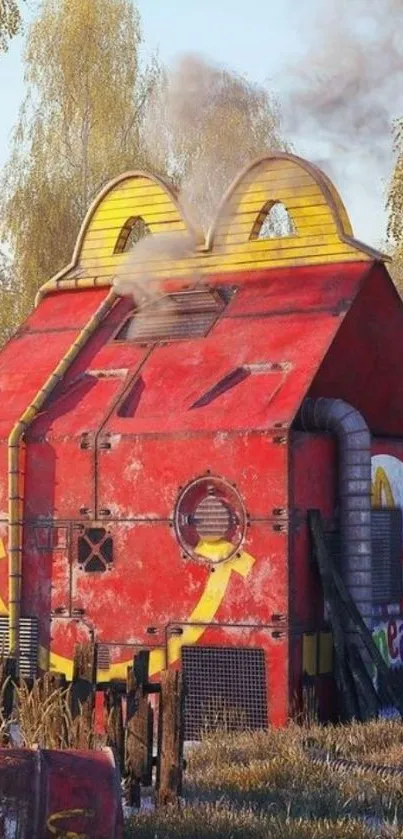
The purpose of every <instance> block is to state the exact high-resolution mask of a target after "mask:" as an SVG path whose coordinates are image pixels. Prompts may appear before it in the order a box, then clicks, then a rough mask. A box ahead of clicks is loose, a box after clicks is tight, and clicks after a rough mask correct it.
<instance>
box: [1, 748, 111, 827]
mask: <svg viewBox="0 0 403 839" xmlns="http://www.w3.org/2000/svg"><path fill="white" fill-rule="evenodd" d="M52 836H55V837H57V839H122V837H123V812H122V804H121V790H120V778H119V770H118V768H117V766H116V764H115V760H114V756H113V753H112V751H111V750H110V749H103V750H102V751H93V752H81V751H73V750H72V751H56V750H55V751H47V750H41V749H35V750H31V749H1V750H0V837H2V839H51V837H52Z"/></svg>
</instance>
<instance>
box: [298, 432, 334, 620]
mask: <svg viewBox="0 0 403 839" xmlns="http://www.w3.org/2000/svg"><path fill="white" fill-rule="evenodd" d="M291 474H292V486H291V487H290V493H291V499H292V501H291V504H292V507H291V509H290V516H291V518H292V522H293V525H292V529H291V539H290V553H291V556H292V566H291V576H290V610H291V615H290V616H291V620H292V621H298V622H301V623H302V626H303V628H305V631H307V630H309V629H311V628H312V627H313V626H317V625H320V624H321V623H322V622H323V597H322V591H321V586H320V583H319V579H318V575H317V572H316V569H315V567H314V564H313V562H312V558H311V544H310V536H309V533H308V524H307V511H308V510H310V509H317V510H320V511H321V513H322V515H323V516H324V518H325V520H329V519H332V518H333V517H334V516H335V510H336V493H337V461H336V446H335V442H334V440H333V439H331V438H329V437H327V436H325V435H320V434H317V435H315V434H306V433H303V432H299V433H297V432H293V433H292V449H291Z"/></svg>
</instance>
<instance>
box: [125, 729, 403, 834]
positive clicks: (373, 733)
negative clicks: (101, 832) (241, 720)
mask: <svg viewBox="0 0 403 839" xmlns="http://www.w3.org/2000/svg"><path fill="white" fill-rule="evenodd" d="M307 738H309V739H310V741H311V742H313V743H315V744H316V745H317V746H318V747H319V748H320V749H325V750H328V751H330V752H331V753H332V754H334V755H338V756H343V757H347V758H350V759H358V760H365V761H368V762H375V763H378V764H381V765H392V764H393V765H399V764H400V763H402V766H403V725H402V724H401V723H399V722H397V721H380V722H371V723H368V724H366V725H360V724H352V725H348V726H329V727H326V728H325V727H323V728H322V727H320V726H312V725H311V726H310V727H309V728H306V727H301V726H297V725H295V724H291V725H289V727H288V728H286V729H282V730H274V729H270V730H269V731H261V732H253V733H244V734H228V733H227V734H225V733H220V734H215V735H211V736H209V737H206V738H205V739H204V740H203V742H202V743H201V744H200V745H198V746H195V747H194V748H192V750H191V751H190V754H189V755H188V768H187V771H186V774H185V788H184V796H185V800H186V804H185V806H184V808H183V809H181V810H180V811H174V810H171V811H168V812H164V813H140V814H138V815H137V816H135V817H134V818H133V819H131V821H130V822H129V824H128V826H127V836H128V837H133V839H134V837H135V839H238V837H239V839H241V837H242V839H261V838H262V839H263V837H265V839H266V837H267V839H270V838H271V837H272V838H273V839H331V837H332V838H333V839H349V837H357V839H366V837H372V839H374V837H398V839H403V777H401V778H400V777H393V776H392V777H388V778H386V779H385V778H382V777H380V776H379V775H377V774H376V773H375V772H368V773H365V775H362V774H360V773H356V772H352V771H350V770H342V771H336V770H335V769H334V768H333V767H331V766H329V765H326V764H320V765H315V764H313V763H312V761H311V759H310V758H309V755H308V754H307V752H306V750H305V748H304V744H305V743H306V741H307ZM367 819H371V820H372V826H371V825H370V824H369V823H368V822H367V821H366V820H367ZM382 823H383V826H377V827H376V829H374V826H373V825H374V824H376V825H382ZM385 823H386V824H385Z"/></svg>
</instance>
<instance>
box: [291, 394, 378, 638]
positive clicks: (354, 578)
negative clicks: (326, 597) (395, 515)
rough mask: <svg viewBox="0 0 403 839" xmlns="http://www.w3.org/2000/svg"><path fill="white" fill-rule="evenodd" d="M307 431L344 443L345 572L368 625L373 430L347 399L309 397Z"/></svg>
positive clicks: (341, 468)
mask: <svg viewBox="0 0 403 839" xmlns="http://www.w3.org/2000/svg"><path fill="white" fill-rule="evenodd" d="M300 417H301V423H302V427H303V428H304V430H306V431H325V432H329V433H330V434H334V436H335V437H336V438H337V442H338V463H339V478H338V480H339V499H340V535H341V556H342V569H341V570H342V575H343V579H344V582H345V584H346V586H347V589H348V591H349V592H350V594H351V597H352V598H353V600H354V601H355V603H356V606H357V608H358V609H359V611H360V613H361V615H362V617H363V619H364V621H365V623H366V624H367V626H370V624H371V617H372V563H371V559H372V551H371V434H370V431H369V428H368V426H367V424H366V422H365V420H364V418H363V417H362V416H361V414H360V413H359V412H358V411H356V410H355V408H353V407H352V406H351V405H348V403H347V402H343V400H342V399H324V398H320V399H305V401H304V402H303V404H302V408H301V412H300Z"/></svg>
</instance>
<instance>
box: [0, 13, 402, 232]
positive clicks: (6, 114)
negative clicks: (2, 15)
mask: <svg viewBox="0 0 403 839" xmlns="http://www.w3.org/2000/svg"><path fill="white" fill-rule="evenodd" d="M371 1H372V0H369V2H371ZM332 2H333V0H302V2H300V3H296V0H281V2H279V0H254V2H253V4H249V3H247V2H245V0H138V3H137V5H138V8H139V11H140V15H141V18H142V24H143V33H144V46H143V53H144V57H145V58H147V57H148V56H149V55H151V54H152V53H153V52H155V51H157V50H158V53H159V56H160V59H161V60H162V61H163V62H164V63H167V64H170V63H171V62H173V61H174V60H175V58H177V57H178V55H180V54H184V53H189V52H195V53H199V54H201V55H203V56H204V57H206V58H207V59H210V60H212V61H214V62H218V63H220V64H224V65H226V66H228V67H229V68H231V69H234V70H236V71H238V72H240V73H243V74H246V75H247V76H248V78H249V79H251V80H252V81H256V82H265V81H266V82H268V84H269V86H270V87H271V88H272V90H273V92H274V94H275V95H276V97H277V98H278V99H279V101H280V105H281V103H282V100H283V98H284V97H285V98H286V96H287V94H289V85H290V80H289V78H288V76H289V74H288V69H289V66H290V65H291V64H293V65H294V66H295V65H296V66H298V62H299V61H301V62H303V60H304V51H305V49H306V45H307V43H308V42H309V39H310V34H311V32H310V30H311V28H312V26H311V24H312V23H313V21H314V20H315V19H316V18H317V15H318V13H319V11H320V8H323V6H326V3H329V4H331V3H332ZM351 2H355V0H351ZM385 2H386V0H385ZM36 8H37V0H28V8H27V10H26V11H25V20H26V24H27V25H28V24H29V19H30V17H32V15H33V14H35V10H36ZM325 35H326V36H327V37H329V32H327V33H325ZM22 54H23V38H21V37H19V38H17V39H16V40H15V41H14V42H12V44H11V46H10V50H9V52H8V53H7V54H6V55H3V56H1V58H0V115H1V118H0V167H2V166H4V164H5V162H6V160H7V156H8V151H9V139H10V134H11V131H12V128H13V125H14V124H15V121H16V118H17V114H18V109H19V106H20V104H21V101H22V97H23V94H24V83H23V60H22ZM301 66H302V65H301ZM287 85H288V88H287ZM288 107H290V106H289V104H288ZM402 113H403V105H402ZM291 122H292V120H291ZM294 127H295V126H293V130H294ZM287 139H289V140H291V142H292V143H293V148H294V150H295V152H296V153H298V154H300V155H301V156H303V157H306V158H307V159H310V160H312V161H313V162H318V160H319V161H320V163H321V165H322V166H323V168H324V170H325V171H326V172H327V174H329V175H330V177H331V178H332V180H333V181H334V182H335V184H336V186H337V188H338V189H339V190H340V192H341V195H342V198H343V200H344V203H345V205H346V207H347V210H348V212H349V215H350V218H351V220H352V224H353V230H354V234H355V236H356V238H358V239H361V240H362V241H365V242H367V243H368V244H371V245H374V246H378V247H379V246H380V245H381V243H382V242H383V240H384V238H385V231H386V212H385V190H386V187H387V183H388V179H389V177H390V171H391V166H392V140H391V137H390V138H389V134H388V136H387V137H386V138H385V143H386V148H387V150H389V147H390V157H389V155H388V159H387V162H386V163H385V160H382V161H380V160H379V159H378V158H377V157H376V156H375V157H374V158H373V159H372V158H371V150H370V148H369V149H368V148H367V149H366V150H365V155H361V153H360V147H359V144H358V143H355V147H354V148H352V149H351V150H350V149H347V150H346V148H345V146H344V147H343V148H340V150H339V151H338V152H337V151H335V152H334V155H333V157H332V159H331V160H330V161H329V160H328V140H327V137H326V131H325V128H324V127H323V130H322V125H321V124H320V123H319V127H318V124H317V123H315V125H314V126H312V125H308V122H307V130H306V131H304V120H302V124H299V126H298V131H297V133H296V134H295V136H287ZM324 148H326V154H323V149H324Z"/></svg>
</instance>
